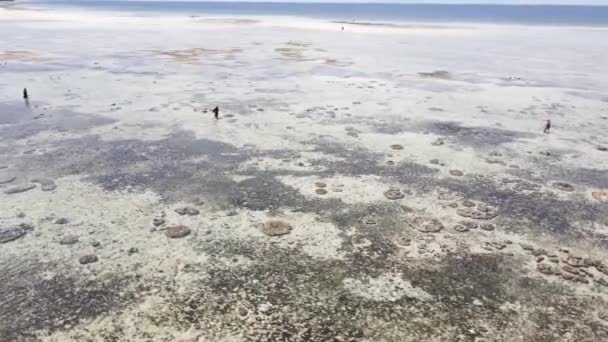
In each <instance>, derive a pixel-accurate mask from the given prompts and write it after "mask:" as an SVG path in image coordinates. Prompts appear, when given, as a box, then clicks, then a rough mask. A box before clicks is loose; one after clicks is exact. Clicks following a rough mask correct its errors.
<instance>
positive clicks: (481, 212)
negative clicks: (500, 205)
mask: <svg viewBox="0 0 608 342" xmlns="http://www.w3.org/2000/svg"><path fill="white" fill-rule="evenodd" d="M456 213H457V214H458V215H460V216H462V217H467V218H472V219H475V220H491V219H493V218H495V217H496V216H498V210H496V209H495V208H492V207H482V209H480V208H477V209H474V208H460V209H457V210H456Z"/></svg>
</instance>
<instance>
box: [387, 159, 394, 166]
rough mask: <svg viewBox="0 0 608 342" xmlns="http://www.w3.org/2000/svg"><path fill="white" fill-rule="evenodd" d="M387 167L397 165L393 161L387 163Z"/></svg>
mask: <svg viewBox="0 0 608 342" xmlns="http://www.w3.org/2000/svg"><path fill="white" fill-rule="evenodd" d="M386 165H388V166H393V165H395V162H394V161H392V160H389V161H387V162H386Z"/></svg>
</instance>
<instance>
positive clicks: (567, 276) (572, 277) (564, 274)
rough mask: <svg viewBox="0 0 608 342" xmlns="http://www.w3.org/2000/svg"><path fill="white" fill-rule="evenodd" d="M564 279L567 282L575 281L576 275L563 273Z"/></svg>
mask: <svg viewBox="0 0 608 342" xmlns="http://www.w3.org/2000/svg"><path fill="white" fill-rule="evenodd" d="M562 278H564V279H565V280H572V279H574V275H573V274H570V273H562Z"/></svg>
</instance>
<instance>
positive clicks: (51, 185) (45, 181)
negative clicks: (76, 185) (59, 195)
mask: <svg viewBox="0 0 608 342" xmlns="http://www.w3.org/2000/svg"><path fill="white" fill-rule="evenodd" d="M32 182H33V183H40V189H41V190H42V191H53V190H55V189H57V184H55V181H54V180H52V179H50V178H36V179H32Z"/></svg>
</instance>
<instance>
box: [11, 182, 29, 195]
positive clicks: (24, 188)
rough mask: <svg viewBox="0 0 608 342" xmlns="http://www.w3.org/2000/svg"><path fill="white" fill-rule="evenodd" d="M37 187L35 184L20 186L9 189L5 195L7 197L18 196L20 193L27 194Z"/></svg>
mask: <svg viewBox="0 0 608 342" xmlns="http://www.w3.org/2000/svg"><path fill="white" fill-rule="evenodd" d="M35 187H36V185H34V184H28V185H19V186H14V187H12V188H8V189H6V190H4V193H5V194H7V195H11V194H18V193H20V192H26V191H29V190H32V189H33V188H35Z"/></svg>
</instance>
